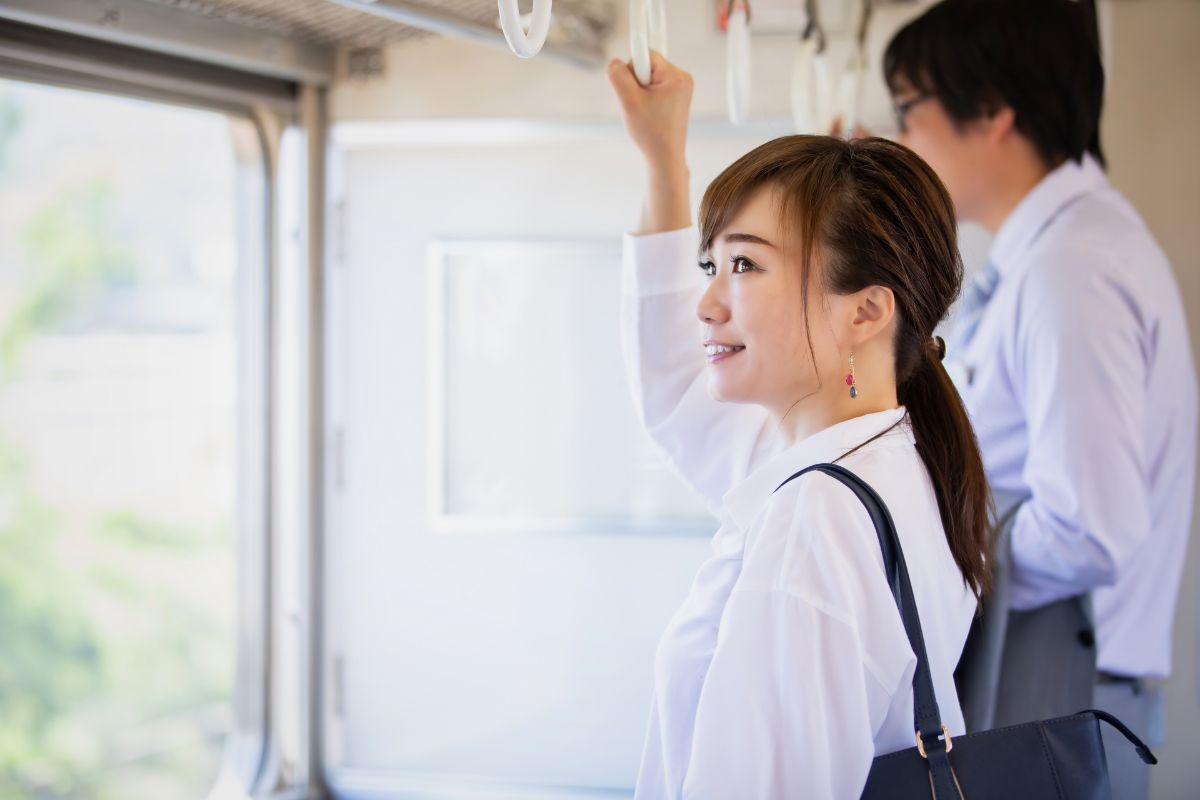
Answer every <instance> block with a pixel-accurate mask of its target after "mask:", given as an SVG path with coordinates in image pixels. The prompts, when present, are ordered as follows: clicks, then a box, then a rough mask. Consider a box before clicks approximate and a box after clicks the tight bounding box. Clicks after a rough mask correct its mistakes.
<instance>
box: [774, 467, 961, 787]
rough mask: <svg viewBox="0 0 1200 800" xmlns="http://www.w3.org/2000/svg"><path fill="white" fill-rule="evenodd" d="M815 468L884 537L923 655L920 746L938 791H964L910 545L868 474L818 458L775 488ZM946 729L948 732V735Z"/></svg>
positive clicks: (917, 715)
mask: <svg viewBox="0 0 1200 800" xmlns="http://www.w3.org/2000/svg"><path fill="white" fill-rule="evenodd" d="M809 472H823V473H825V474H826V475H828V476H830V477H831V478H834V479H836V480H838V481H840V482H841V483H842V484H844V485H845V486H846V487H847V488H849V489H850V490H851V491H852V492H854V494H855V495H856V496H857V497H858V499H859V500H860V501H861V502H862V504H863V505H864V506H865V507H866V509H867V513H868V514H869V515H870V517H871V522H872V523H873V524H874V525H875V534H876V535H877V536H878V537H879V549H880V550H881V551H882V552H883V569H884V575H885V576H886V577H887V581H888V585H889V586H890V587H891V590H892V596H893V597H894V598H895V600H896V607H897V608H898V609H899V611H900V619H901V621H902V622H903V623H904V632H905V634H907V635H908V644H909V646H910V647H912V651H913V654H914V655H915V656H916V657H917V669H916V672H915V673H913V725H914V727H915V728H916V738H917V746H918V748H919V749H920V750H921V753H922V755H924V756H925V757H926V759H927V761H928V762H929V774H930V779H931V781H932V783H933V789H934V793H935V796H936V797H958V796H959V791H958V788H957V786H956V782H955V778H954V773H953V771H952V770H951V768H950V758H949V756H948V755H947V753H948V750H947V742H949V741H950V739H949V731H947V730H946V728H945V727H944V726H943V725H942V715H941V712H940V711H939V710H938V705H937V697H936V695H935V694H934V691H933V676H932V675H931V674H930V672H929V658H928V657H927V656H926V654H925V636H924V634H923V633H922V632H921V619H920V617H919V616H918V615H917V601H916V599H915V598H914V596H913V590H912V582H911V581H910V580H909V577H908V565H907V564H906V563H905V561H904V551H903V550H902V549H901V548H900V539H899V538H898V537H897V535H896V524H895V523H894V522H893V521H892V515H891V512H890V511H888V508H887V506H886V505H884V502H883V500H881V499H880V497H879V495H878V494H876V493H875V490H874V489H872V488H871V487H870V486H868V485H867V484H866V483H865V482H864V481H863V480H862V478H860V477H858V476H857V475H855V474H854V473H853V472H851V471H850V470H848V469H846V468H845V467H842V466H839V465H837V464H814V465H812V466H811V467H807V468H805V469H802V470H800V471H799V472H797V473H796V474H794V475H792V476H791V477H789V478H788V479H787V480H785V481H784V482H783V483H781V484H779V486H777V487H775V491H779V490H780V489H782V488H783V487H784V486H785V485H786V484H787V483H788V482H790V481H792V480H795V479H796V478H799V477H800V476H801V475H805V474H807V473H809ZM943 735H944V737H945V738H943Z"/></svg>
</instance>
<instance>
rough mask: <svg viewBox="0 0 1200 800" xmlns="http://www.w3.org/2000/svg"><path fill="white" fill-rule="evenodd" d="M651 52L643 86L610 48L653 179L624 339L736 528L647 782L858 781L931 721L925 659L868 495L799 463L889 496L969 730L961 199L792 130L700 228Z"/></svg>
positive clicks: (976, 548) (730, 788)
mask: <svg viewBox="0 0 1200 800" xmlns="http://www.w3.org/2000/svg"><path fill="white" fill-rule="evenodd" d="M653 62H654V76H653V78H652V81H651V84H650V86H649V87H646V88H642V87H640V86H638V85H637V84H636V82H635V81H634V78H633V77H632V75H631V74H628V69H627V67H625V66H624V65H622V64H620V63H619V62H616V63H614V65H612V66H610V78H611V79H612V81H613V84H614V86H615V87H616V89H617V91H618V95H619V96H620V99H621V103H622V108H623V110H624V114H625V121H626V127H627V128H628V129H629V131H630V133H631V134H632V136H633V138H634V140H635V143H637V144H638V146H639V148H640V149H641V150H642V152H643V154H645V156H646V158H647V162H648V174H649V176H650V181H651V192H650V197H649V202H648V204H647V207H646V213H645V216H644V219H643V230H642V231H640V233H639V235H633V236H628V237H627V238H626V259H625V272H624V278H623V280H624V295H625V306H624V311H623V325H624V340H625V345H626V352H627V355H628V359H627V361H628V364H629V368H630V379H631V383H632V385H633V387H634V389H635V395H636V400H637V403H638V407H639V411H640V413H641V416H642V420H643V422H644V424H645V425H646V427H647V429H648V430H649V431H650V433H651V435H652V436H653V437H654V438H655V439H656V440H657V441H658V442H659V443H660V444H661V445H662V446H663V448H664V449H665V450H666V452H667V453H668V454H669V455H670V456H671V458H672V460H673V461H674V463H675V465H676V467H677V468H678V469H679V471H680V472H681V474H682V475H683V476H684V477H685V478H686V479H687V480H688V481H689V482H690V483H691V484H692V485H693V486H694V487H695V488H696V489H697V490H698V491H699V492H700V494H701V495H702V496H703V497H704V498H705V500H706V501H707V502H708V503H709V504H710V506H711V507H712V508H713V509H714V511H716V512H717V513H719V516H720V521H721V527H720V530H719V531H718V532H717V534H716V536H715V537H714V539H713V543H712V549H713V554H712V556H711V558H709V559H708V560H707V561H706V562H705V563H704V564H703V566H702V567H701V568H700V571H699V573H698V575H697V576H696V579H695V583H694V585H693V587H692V590H691V592H690V594H689V596H688V598H687V600H686V601H685V602H684V604H683V606H682V607H681V608H680V609H679V611H678V612H677V613H676V615H675V616H674V618H672V620H671V622H670V623H669V625H668V627H667V630H666V632H665V633H664V635H663V637H662V640H661V642H660V644H659V648H658V653H657V656H656V659H655V698H654V707H653V711H652V714H651V718H650V726H649V732H648V736H647V742H646V747H645V751H644V754H643V760H642V766H641V770H640V774H639V777H638V784H637V794H636V797H637V798H639V800H649V799H650V798H678V797H687V798H692V797H695V798H739V799H741V798H850V797H857V796H858V795H859V794H860V792H861V789H862V786H863V784H864V782H865V780H866V776H867V772H868V770H869V769H870V765H871V760H872V759H873V758H874V757H875V756H877V755H880V754H883V753H887V752H891V751H894V750H899V749H902V748H905V747H911V746H912V745H913V744H914V731H913V724H912V722H913V708H912V705H913V699H912V675H913V670H914V667H915V663H916V660H915V657H914V655H913V652H912V649H911V648H910V647H909V644H908V641H907V639H906V637H905V634H904V629H903V626H902V624H901V621H900V616H899V613H898V612H897V609H896V606H895V602H894V600H893V598H892V595H891V592H890V591H889V588H888V585H887V582H886V581H885V579H884V575H883V571H882V556H881V554H880V551H879V545H878V540H877V538H876V534H875V530H874V528H873V527H872V525H871V522H870V519H869V517H868V515H867V513H866V511H865V509H864V508H863V506H862V505H861V504H860V502H859V501H858V499H857V498H856V497H855V496H854V495H853V494H852V493H851V492H850V490H849V489H847V488H846V487H845V486H843V485H841V484H840V483H838V482H837V481H836V480H834V479H833V478H830V477H828V476H826V475H824V474H819V473H813V474H808V475H805V476H803V477H801V478H798V479H796V480H792V481H790V482H787V483H786V484H785V483H784V482H785V481H786V480H787V479H788V478H789V476H791V475H793V474H794V473H796V472H798V471H799V470H801V469H803V468H804V467H807V466H809V465H811V464H816V463H821V462H837V463H840V464H841V465H842V466H845V467H847V468H848V469H850V470H851V471H853V472H855V473H857V474H858V475H859V476H860V477H861V478H863V479H864V480H865V481H866V482H867V483H868V484H870V485H871V486H873V487H874V488H875V490H876V491H877V492H878V493H879V495H880V496H881V497H882V499H883V501H884V502H885V503H886V504H887V505H888V507H889V508H890V510H891V513H892V516H893V518H894V519H895V522H896V526H897V529H898V533H899V537H900V541H901V545H902V547H903V549H904V553H905V557H906V559H907V562H908V567H909V570H910V573H911V576H912V582H913V587H914V590H915V596H916V600H917V605H918V610H919V613H920V616H921V622H922V625H923V628H924V631H925V637H926V647H927V650H928V656H929V659H930V666H931V670H932V673H933V677H934V683H935V691H936V694H937V701H938V703H939V706H940V708H941V711H942V719H943V721H944V722H945V723H946V724H947V725H948V726H949V729H950V732H951V734H955V733H962V732H963V721H962V713H961V710H960V708H959V704H958V698H957V696H956V695H955V690H954V682H953V670H954V666H955V664H956V663H957V661H958V657H959V654H960V652H961V650H962V646H963V643H964V641H965V639H966V636H967V631H968V628H969V627H970V624H971V620H972V617H973V615H974V613H975V610H976V605H977V601H978V598H979V597H980V595H981V594H982V593H983V592H984V591H985V590H986V587H987V583H988V570H987V564H986V562H985V559H984V554H985V552H986V551H987V541H986V537H987V533H986V531H987V514H988V503H989V500H988V493H987V488H986V483H985V481H984V476H983V467H982V464H981V461H980V455H979V452H978V448H977V446H976V443H975V439H974V436H973V434H972V432H971V428H970V425H969V423H968V421H967V417H966V414H965V412H964V410H963V407H962V404H961V402H960V400H959V397H958V395H957V393H956V392H955V390H954V388H953V385H952V384H951V382H950V379H949V377H948V376H947V374H946V372H945V370H944V369H943V368H942V364H941V355H942V352H941V348H940V341H938V340H935V339H934V337H933V331H934V327H935V326H936V325H937V324H938V322H939V321H940V320H941V319H942V318H943V316H944V315H945V313H946V311H947V309H948V308H949V306H950V304H951V302H952V301H953V300H954V298H955V296H956V295H957V293H958V291H959V285H960V282H961V279H962V264H961V261H960V258H959V255H958V250H957V245H956V239H955V220H954V211H953V206H952V205H951V202H950V199H949V197H948V196H947V194H946V191H945V189H944V187H943V186H942V185H941V183H940V182H939V181H938V179H937V177H936V176H935V175H934V173H933V171H932V170H931V169H930V168H929V167H928V166H927V165H926V164H925V163H924V162H923V161H921V160H920V159H919V158H917V157H916V156H915V155H914V154H913V153H911V152H910V151H908V150H907V149H905V148H904V147H902V146H900V145H897V144H893V143H890V142H887V141H884V140H880V139H864V140H858V141H854V142H849V143H847V142H843V141H841V140H839V139H834V138H830V137H806V136H790V137H784V138H781V139H776V140H775V141H772V142H768V143H767V144H765V145H762V146H761V147H759V148H756V149H755V150H753V151H751V152H750V153H748V154H746V155H745V156H743V157H742V158H740V159H739V160H738V161H737V162H735V163H734V164H733V165H732V166H730V167H729V168H728V169H726V170H725V171H724V172H723V173H722V174H721V175H720V176H718V177H717V179H716V180H714V181H713V183H712V184H711V185H710V186H709V187H708V190H707V191H706V192H705V195H704V199H703V201H702V203H701V207H700V224H699V239H700V241H699V242H698V244H699V247H698V248H697V247H696V245H697V242H696V239H695V236H696V234H695V232H693V230H692V229H691V224H690V213H689V211H688V208H687V198H686V192H683V193H680V192H678V191H676V192H674V194H672V192H671V191H668V190H667V189H666V188H664V187H670V186H678V185H679V181H678V178H679V176H680V174H681V172H680V171H681V170H682V174H686V167H684V166H683V165H682V162H683V141H684V137H685V132H686V120H687V105H688V102H689V100H690V92H691V83H690V77H689V76H687V74H686V73H684V72H682V71H680V70H678V69H676V68H674V67H673V66H671V65H670V64H669V63H667V62H665V61H664V60H662V59H661V58H660V57H658V56H657V54H655V57H654V60H653ZM685 185H686V184H685ZM681 194H682V195H683V196H682V197H681V196H680V195H681ZM697 250H698V252H699V258H698V259H696V258H695V254H696V253H697ZM697 266H698V267H699V269H697ZM697 322H698V323H699V324H697ZM781 484H784V485H782V486H781Z"/></svg>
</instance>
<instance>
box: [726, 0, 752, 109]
mask: <svg viewBox="0 0 1200 800" xmlns="http://www.w3.org/2000/svg"><path fill="white" fill-rule="evenodd" d="M728 35H729V41H728V42H726V64H725V68H726V72H725V94H726V98H727V99H728V101H729V121H730V122H732V123H733V124H734V125H741V124H742V123H743V122H745V121H746V111H747V109H748V108H749V106H750V23H749V21H748V20H747V19H746V7H745V6H744V5H742V4H740V3H739V4H738V6H737V8H735V9H734V10H733V11H732V12H731V13H730V14H729V34H728Z"/></svg>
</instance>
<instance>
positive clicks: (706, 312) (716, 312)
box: [696, 276, 729, 325]
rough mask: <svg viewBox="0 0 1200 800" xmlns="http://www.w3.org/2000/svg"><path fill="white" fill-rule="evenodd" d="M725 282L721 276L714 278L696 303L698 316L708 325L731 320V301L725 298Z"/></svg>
mask: <svg viewBox="0 0 1200 800" xmlns="http://www.w3.org/2000/svg"><path fill="white" fill-rule="evenodd" d="M724 287H725V282H724V280H722V278H721V277H720V276H718V277H716V278H713V279H712V281H711V282H710V283H709V284H708V288H707V289H705V290H704V294H702V295H701V296H700V302H699V303H697V304H696V316H697V317H699V318H700V321H701V322H703V323H704V324H706V325H720V324H721V323H723V322H728V321H729V303H728V302H727V301H726V298H725V288H724Z"/></svg>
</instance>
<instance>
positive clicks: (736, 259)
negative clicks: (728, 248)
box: [729, 256, 758, 275]
mask: <svg viewBox="0 0 1200 800" xmlns="http://www.w3.org/2000/svg"><path fill="white" fill-rule="evenodd" d="M729 262H730V263H731V264H733V271H734V272H735V273H736V274H739V275H740V274H742V273H744V272H752V271H754V270H756V269H758V267H756V266H754V263H753V262H752V261H750V260H749V259H747V258H746V257H745V256H733V257H731V258H730V259H729Z"/></svg>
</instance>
